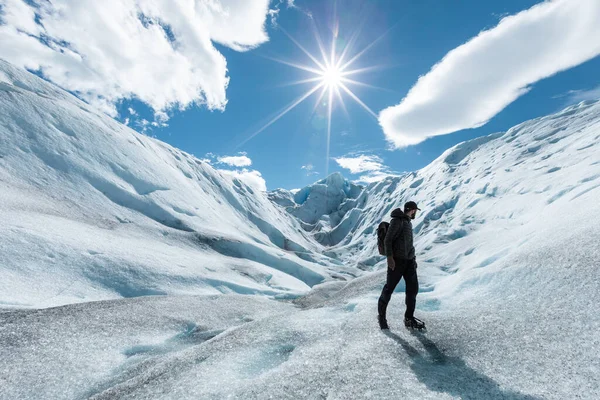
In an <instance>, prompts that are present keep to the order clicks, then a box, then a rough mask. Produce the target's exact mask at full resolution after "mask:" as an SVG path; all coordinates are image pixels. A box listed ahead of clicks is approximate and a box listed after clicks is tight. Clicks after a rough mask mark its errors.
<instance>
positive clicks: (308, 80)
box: [275, 76, 323, 88]
mask: <svg viewBox="0 0 600 400" xmlns="http://www.w3.org/2000/svg"><path fill="white" fill-rule="evenodd" d="M322 80H323V78H322V77H321V76H317V77H315V78H307V79H301V80H299V81H292V82H288V83H282V84H281V85H277V86H275V87H278V88H282V87H288V86H297V85H304V84H305V83H313V82H320V81H322Z"/></svg>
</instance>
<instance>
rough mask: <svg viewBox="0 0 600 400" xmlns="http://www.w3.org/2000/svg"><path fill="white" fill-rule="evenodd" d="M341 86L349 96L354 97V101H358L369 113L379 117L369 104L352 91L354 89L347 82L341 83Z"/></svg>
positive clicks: (376, 117)
mask: <svg viewBox="0 0 600 400" xmlns="http://www.w3.org/2000/svg"><path fill="white" fill-rule="evenodd" d="M340 87H341V88H342V89H343V90H344V92H346V93H347V94H348V96H350V97H352V98H353V99H354V101H356V102H357V103H358V104H360V105H361V106H362V108H364V109H365V110H366V111H367V112H368V113H369V114H371V115H372V116H373V117H374V118H375V119H378V118H379V117H378V116H377V114H375V113H374V112H373V110H371V109H370V108H369V106H367V105H366V104H365V103H363V101H362V100H361V99H359V98H358V97H357V96H356V95H355V94H354V93H352V91H351V90H350V89H348V87H346V85H345V84H343V83H340Z"/></svg>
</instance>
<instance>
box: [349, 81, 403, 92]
mask: <svg viewBox="0 0 600 400" xmlns="http://www.w3.org/2000/svg"><path fill="white" fill-rule="evenodd" d="M341 81H342V82H344V83H348V84H351V85H356V86H362V87H367V88H369V89H376V90H382V91H384V92H389V93H397V92H396V91H395V90H392V89H388V88H384V87H381V86H375V85H370V84H368V83H364V82H359V81H355V80H354V79H349V78H344V77H342V78H341Z"/></svg>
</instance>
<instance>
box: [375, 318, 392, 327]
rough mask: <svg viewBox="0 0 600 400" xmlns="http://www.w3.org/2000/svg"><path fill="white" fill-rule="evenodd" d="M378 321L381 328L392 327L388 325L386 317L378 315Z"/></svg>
mask: <svg viewBox="0 0 600 400" xmlns="http://www.w3.org/2000/svg"><path fill="white" fill-rule="evenodd" d="M377 321H379V328H381V329H390V327H389V326H388V323H387V320H386V319H385V317H383V316H381V315H378V316H377Z"/></svg>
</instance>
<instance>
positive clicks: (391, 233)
mask: <svg viewBox="0 0 600 400" xmlns="http://www.w3.org/2000/svg"><path fill="white" fill-rule="evenodd" d="M417 210H418V211H420V210H421V209H420V208H419V207H417V203H415V202H414V201H409V202H407V203H406V204H404V212H403V211H402V210H401V209H400V208H396V209H395V210H394V211H392V220H391V221H390V226H389V228H388V231H387V234H386V236H385V255H386V256H387V265H388V269H387V282H386V283H385V286H384V287H383V291H382V292H381V296H380V297H379V303H378V311H379V315H378V320H379V327H380V328H381V329H390V328H389V326H388V323H387V319H386V316H385V313H386V309H387V305H388V303H389V302H390V298H391V297H392V293H393V292H394V289H395V288H396V285H398V282H400V279H402V277H404V281H405V282H406V312H405V313H404V325H405V326H406V327H407V328H411V329H415V328H416V329H424V328H425V324H424V323H423V321H421V320H418V319H416V318H415V317H414V315H413V314H414V312H415V304H416V302H417V293H418V292H419V281H418V280H417V262H416V260H415V248H414V246H413V232H412V223H411V220H413V219H415V216H416V214H417Z"/></svg>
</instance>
